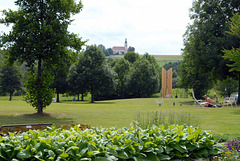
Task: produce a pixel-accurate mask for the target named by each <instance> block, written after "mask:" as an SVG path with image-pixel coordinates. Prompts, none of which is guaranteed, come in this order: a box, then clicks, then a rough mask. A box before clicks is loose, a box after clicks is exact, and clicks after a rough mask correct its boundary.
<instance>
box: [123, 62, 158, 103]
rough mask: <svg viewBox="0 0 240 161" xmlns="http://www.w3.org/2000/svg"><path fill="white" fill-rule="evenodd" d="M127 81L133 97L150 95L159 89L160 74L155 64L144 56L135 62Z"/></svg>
mask: <svg viewBox="0 0 240 161" xmlns="http://www.w3.org/2000/svg"><path fill="white" fill-rule="evenodd" d="M127 83H128V91H129V93H130V95H131V96H132V97H138V98H141V97H149V96H151V95H152V94H154V93H156V92H158V91H159V74H158V71H157V70H156V68H155V66H154V65H153V64H151V63H149V61H148V60H147V59H144V58H142V59H139V60H137V61H135V62H134V63H133V67H132V68H131V69H130V71H129V75H128V80H127Z"/></svg>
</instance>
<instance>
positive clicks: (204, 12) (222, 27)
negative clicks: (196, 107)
mask: <svg viewBox="0 0 240 161" xmlns="http://www.w3.org/2000/svg"><path fill="white" fill-rule="evenodd" d="M239 8H240V1H236V0H224V1H222V0H194V1H193V5H192V8H191V9H190V18H191V20H192V24H190V25H189V26H188V27H187V31H186V33H185V35H184V49H183V57H184V60H183V62H182V73H181V82H182V85H183V86H184V87H185V88H193V90H194V91H195V92H196V93H197V94H196V97H198V98H199V97H201V96H202V93H205V91H207V90H208V89H209V88H211V84H212V82H214V81H216V80H217V79H226V78H227V76H230V75H231V74H232V73H229V67H227V66H226V64H228V63H229V61H228V60H225V59H223V57H222V56H223V55H224V53H223V51H222V49H223V48H226V49H229V48H231V47H232V46H236V45H238V42H237V41H236V38H233V37H232V36H229V35H228V34H227V33H226V32H225V31H226V30H228V28H229V23H228V21H229V18H230V17H232V15H233V13H235V12H239ZM196 81H198V84H197V83H196ZM194 84H195V85H194ZM196 90H200V91H196Z"/></svg>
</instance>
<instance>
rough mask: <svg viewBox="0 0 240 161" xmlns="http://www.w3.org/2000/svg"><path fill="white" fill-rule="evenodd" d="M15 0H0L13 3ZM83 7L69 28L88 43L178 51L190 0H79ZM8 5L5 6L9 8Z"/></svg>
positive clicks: (1, 4) (161, 51) (162, 51)
mask: <svg viewBox="0 0 240 161" xmlns="http://www.w3.org/2000/svg"><path fill="white" fill-rule="evenodd" d="M13 1H14V0H8V1H7V2H6V0H0V6H1V8H0V9H2V8H3V7H7V5H6V4H9V7H12V6H13V5H12V4H13ZM82 3H83V5H84V8H83V10H82V12H81V13H80V14H78V15H75V16H74V17H73V18H74V19H75V21H74V22H73V23H72V25H71V26H70V28H69V30H70V31H73V32H75V33H79V35H80V36H81V37H83V39H84V40H86V39H89V42H88V44H103V45H105V47H107V48H109V47H112V46H115V45H116V46H119V45H123V43H124V40H125V38H127V39H128V45H129V46H133V47H135V49H136V51H137V52H139V53H140V54H143V53H145V52H149V53H150V54H173V53H174V54H180V53H181V48H182V47H183V45H182V43H183V39H182V35H183V34H184V32H185V30H186V26H187V24H188V23H189V22H190V19H189V16H188V15H189V11H188V10H189V8H190V7H191V5H192V0H167V1H166V0H148V1H145V0H101V1H100V0H82ZM9 7H8V8H9Z"/></svg>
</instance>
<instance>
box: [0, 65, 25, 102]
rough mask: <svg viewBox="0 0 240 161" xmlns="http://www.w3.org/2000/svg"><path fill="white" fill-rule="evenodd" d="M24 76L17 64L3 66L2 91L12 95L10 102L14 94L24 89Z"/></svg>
mask: <svg viewBox="0 0 240 161" xmlns="http://www.w3.org/2000/svg"><path fill="white" fill-rule="evenodd" d="M21 79H22V74H21V71H20V67H19V66H17V65H15V64H11V65H9V64H6V63H4V64H2V68H1V69H0V89H1V90H0V91H1V92H3V93H8V94H9V95H10V98H9V101H11V100H12V96H13V93H14V92H15V91H16V90H21V88H22V81H21Z"/></svg>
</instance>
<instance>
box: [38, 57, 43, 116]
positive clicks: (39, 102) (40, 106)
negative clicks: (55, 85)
mask: <svg viewBox="0 0 240 161" xmlns="http://www.w3.org/2000/svg"><path fill="white" fill-rule="evenodd" d="M41 68H42V58H41V57H39V60H38V78H37V113H38V114H42V113H43V101H42V98H41V86H42V69H41Z"/></svg>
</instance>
